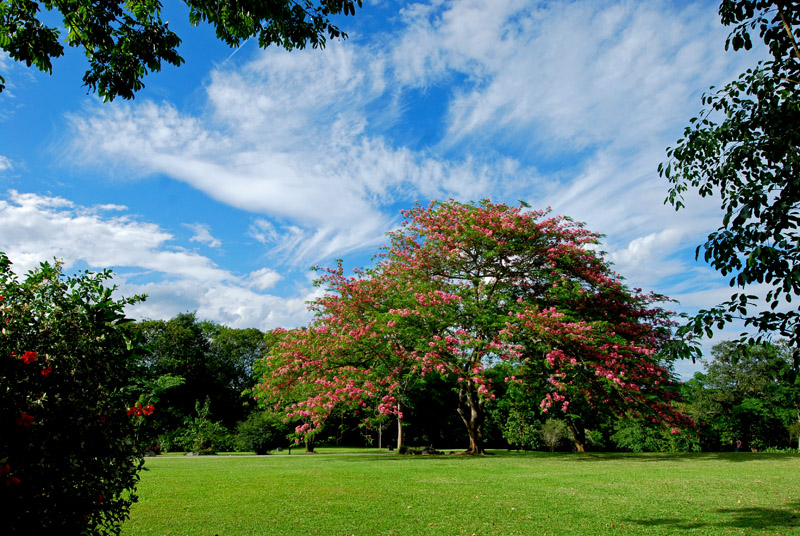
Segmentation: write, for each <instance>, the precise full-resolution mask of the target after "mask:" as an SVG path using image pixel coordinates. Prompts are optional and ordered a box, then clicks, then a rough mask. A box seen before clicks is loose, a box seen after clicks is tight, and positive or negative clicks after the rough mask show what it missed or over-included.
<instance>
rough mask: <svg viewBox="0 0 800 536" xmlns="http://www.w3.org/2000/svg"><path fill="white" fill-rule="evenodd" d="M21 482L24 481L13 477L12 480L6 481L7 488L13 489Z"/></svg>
mask: <svg viewBox="0 0 800 536" xmlns="http://www.w3.org/2000/svg"><path fill="white" fill-rule="evenodd" d="M20 482H22V480H20V479H19V478H18V477H16V476H12V477H11V478H9V479H8V480H6V486H9V487H11V486H16V485H17V484H19V483H20Z"/></svg>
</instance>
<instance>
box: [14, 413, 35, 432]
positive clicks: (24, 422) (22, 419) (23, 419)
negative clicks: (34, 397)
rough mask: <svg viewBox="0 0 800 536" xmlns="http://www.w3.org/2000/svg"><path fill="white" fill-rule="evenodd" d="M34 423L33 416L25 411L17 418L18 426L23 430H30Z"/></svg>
mask: <svg viewBox="0 0 800 536" xmlns="http://www.w3.org/2000/svg"><path fill="white" fill-rule="evenodd" d="M32 423H33V415H29V414H27V413H25V412H24V411H23V412H22V413H20V414H19V417H17V426H22V427H23V428H30V426H31V424H32Z"/></svg>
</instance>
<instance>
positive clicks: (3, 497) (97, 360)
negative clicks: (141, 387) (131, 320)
mask: <svg viewBox="0 0 800 536" xmlns="http://www.w3.org/2000/svg"><path fill="white" fill-rule="evenodd" d="M110 276H111V274H110V272H103V273H100V274H93V273H88V272H87V273H85V274H79V275H77V276H74V277H66V276H64V275H63V274H62V272H61V266H60V265H59V264H57V263H56V264H55V265H50V264H42V266H41V267H40V268H38V269H36V270H34V271H31V272H29V273H28V274H27V276H26V277H25V278H24V279H23V280H21V281H20V280H19V279H18V278H17V276H16V275H15V274H14V273H13V272H12V271H11V263H10V261H9V260H8V258H7V257H6V256H5V255H3V254H2V253H0V327H2V329H1V330H0V504H1V505H2V511H3V520H2V527H3V528H2V532H3V534H9V535H14V534H20V535H23V534H24V535H28V534H119V532H120V527H121V524H122V522H123V521H124V520H125V519H126V518H127V516H128V512H129V511H130V506H131V504H132V502H133V501H135V500H136V495H135V489H136V482H137V481H138V472H139V470H140V469H141V466H142V456H141V450H140V445H139V444H138V443H139V441H138V438H137V430H138V429H139V426H140V425H141V423H142V422H143V421H144V420H145V419H147V418H149V415H151V414H152V413H153V412H154V411H155V410H156V408H154V406H153V404H152V403H151V402H150V401H149V399H148V398H146V397H143V395H142V393H141V392H139V391H137V390H134V389H133V388H131V387H129V386H130V384H131V382H132V377H133V376H134V375H135V371H136V368H135V364H136V357H137V356H136V352H137V346H136V344H135V343H134V342H133V341H132V340H131V339H129V338H128V336H127V334H126V331H125V329H124V325H125V323H126V319H125V315H124V313H123V308H124V306H125V305H127V304H131V303H135V302H136V301H138V300H139V299H140V298H131V299H119V300H118V299H114V298H113V297H112V291H113V288H110V287H106V286H104V284H103V283H104V281H105V280H107V279H108V278H110Z"/></svg>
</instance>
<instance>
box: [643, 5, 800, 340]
mask: <svg viewBox="0 0 800 536" xmlns="http://www.w3.org/2000/svg"><path fill="white" fill-rule="evenodd" d="M719 13H720V16H721V18H722V23H723V24H725V25H727V26H733V30H732V32H731V34H730V35H729V37H728V40H727V42H726V48H729V47H732V48H733V49H734V50H739V49H750V48H751V47H752V46H753V40H752V38H751V32H757V33H758V36H759V37H760V38H761V40H762V41H763V44H764V45H765V46H766V47H767V49H768V51H769V54H770V56H771V59H769V60H768V61H763V62H759V63H758V64H757V65H756V66H755V67H753V68H752V69H748V70H747V71H746V72H744V73H742V75H741V76H739V78H738V79H737V80H734V81H733V82H731V83H729V84H728V85H726V86H725V87H723V88H721V89H715V88H711V91H710V92H709V93H706V94H705V95H704V96H703V105H704V106H705V107H706V108H705V109H704V110H703V111H702V112H701V113H700V115H699V116H698V117H696V118H693V119H692V120H691V121H690V126H689V127H687V128H686V130H685V132H684V137H683V139H681V140H679V141H678V142H677V145H676V146H675V147H672V148H670V149H668V151H667V155H668V157H669V161H668V162H666V163H664V164H661V166H659V171H660V173H661V174H662V176H664V177H666V178H667V179H668V180H669V182H670V183H671V185H672V186H671V188H670V191H669V197H668V199H667V201H668V202H669V203H671V204H672V205H674V206H675V208H676V210H677V209H680V208H682V207H683V206H684V193H685V192H687V191H688V190H690V189H691V190H696V191H697V192H698V193H699V194H700V195H701V196H703V197H707V196H718V197H719V199H720V200H721V208H722V210H723V213H724V216H723V220H722V225H721V226H720V228H719V229H717V230H716V231H714V232H713V233H711V234H710V235H708V239H707V241H706V242H705V243H704V244H703V245H701V246H699V247H698V248H697V256H698V257H699V256H700V253H701V251H704V253H703V257H704V259H705V260H706V262H709V263H710V264H711V266H713V267H714V268H715V269H717V270H719V271H720V272H721V273H722V274H723V275H726V276H730V285H731V286H732V287H736V288H737V290H736V291H734V293H733V294H732V295H731V297H730V299H729V300H727V301H725V302H723V303H721V304H719V305H717V306H714V307H711V308H710V309H704V310H701V311H700V312H699V314H697V315H696V316H695V317H694V318H693V319H692V321H691V322H690V324H689V325H688V326H687V327H686V330H687V331H688V332H693V333H694V334H696V335H703V334H705V335H707V336H709V337H710V336H711V335H712V332H713V328H715V327H716V328H718V329H722V328H723V327H724V326H725V325H726V324H729V323H731V322H733V321H736V320H743V321H744V323H745V325H746V326H752V327H754V328H755V329H756V330H757V331H758V333H759V336H758V338H763V337H764V336H767V335H769V334H771V333H778V334H779V335H780V336H783V337H787V338H789V339H790V340H791V341H792V343H793V345H794V347H795V348H796V347H798V345H799V344H800V329H799V328H798V322H799V321H800V315H798V310H797V309H796V308H795V307H794V306H792V305H791V302H792V299H793V298H796V297H797V296H799V295H800V247H799V245H800V231H798V224H799V223H800V180H798V171H800V129H799V128H798V125H800V91H798V87H799V84H800V47H798V39H800V8H799V7H798V4H797V3H796V2H786V1H766V0H724V1H723V2H722V4H721V5H720V8H719ZM754 287H755V288H754ZM759 287H760V291H761V292H763V293H765V294H766V306H765V305H764V304H763V302H762V301H761V300H760V298H759V297H758V296H756V295H755V294H754V292H757V290H756V288H759Z"/></svg>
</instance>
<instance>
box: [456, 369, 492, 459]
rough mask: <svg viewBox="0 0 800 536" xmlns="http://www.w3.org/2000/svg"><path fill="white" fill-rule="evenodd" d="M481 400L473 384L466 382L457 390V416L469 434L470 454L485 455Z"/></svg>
mask: <svg viewBox="0 0 800 536" xmlns="http://www.w3.org/2000/svg"><path fill="white" fill-rule="evenodd" d="M483 404H484V402H483V399H481V397H480V396H479V395H478V390H477V387H476V386H475V384H473V383H472V382H470V381H469V380H466V381H464V382H462V383H461V387H459V389H458V414H459V415H460V416H461V420H462V421H464V425H465V426H466V427H467V433H468V434H469V449H468V450H467V452H469V453H470V454H486V450H485V448H484V444H483V421H484V417H485V415H484V411H483Z"/></svg>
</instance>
